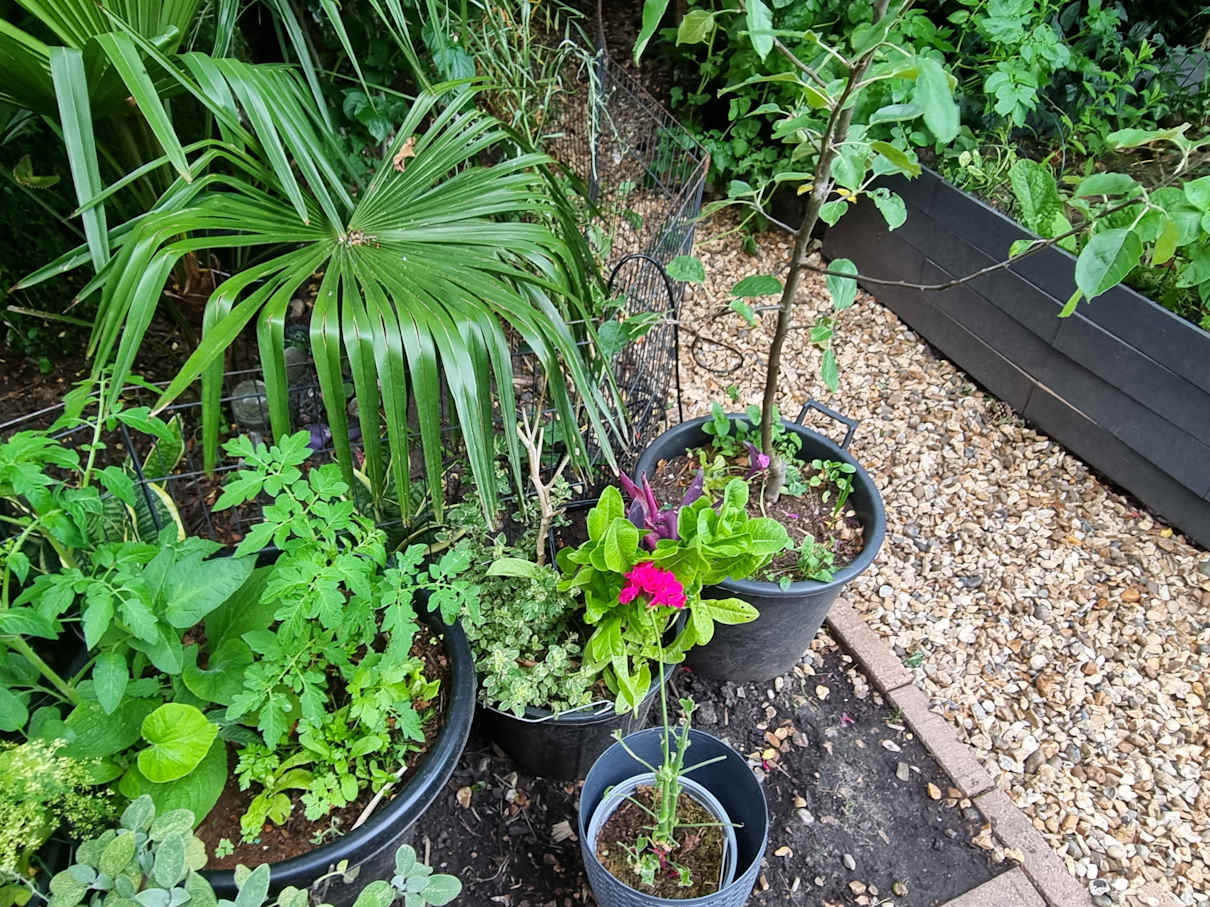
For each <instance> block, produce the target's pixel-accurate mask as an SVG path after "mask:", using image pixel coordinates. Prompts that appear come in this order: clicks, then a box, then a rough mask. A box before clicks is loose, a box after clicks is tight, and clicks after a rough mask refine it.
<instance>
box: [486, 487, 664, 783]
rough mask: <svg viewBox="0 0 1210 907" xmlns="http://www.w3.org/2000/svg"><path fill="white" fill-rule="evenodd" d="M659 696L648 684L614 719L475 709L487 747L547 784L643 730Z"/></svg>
mask: <svg viewBox="0 0 1210 907" xmlns="http://www.w3.org/2000/svg"><path fill="white" fill-rule="evenodd" d="M593 503H595V502H593ZM684 626H685V615H683V614H679V615H677V618H676V620H675V621H674V622H673V625H672V627H671V628H670V629H669V631H668V633H669V635H668V637H667V639H668V640H671V639H673V638H675V636H676V634H677V633H680V632H681V630H682V629H683V628H684ZM675 670H676V665H674V664H668V665H664V674H663V680H664V683H667V682H668V678H669V677H671V676H672V672H673V671H675ZM659 692H660V688H659V686H658V685H657V684H655V683H654V682H653V683H652V684H651V688H650V689H649V690H648V691H647V695H646V696H644V697H643V698H642V699H641V700H640V701H639V711H638V714H635V713H634V712H630V711H627V712H623V713H622V714H620V715H619V714H618V713H617V712H615V711H614V708H613V703H604V704H601V705H600V707H595V706H587V707H585V708H582V709H576V710H574V711H569V712H562V713H560V714H559V715H558V717H554V716H553V714H552V713H551V712H550V711H549V710H548V709H536V708H532V707H531V708H527V709H526V710H525V715H524V716H523V717H521V718H518V717H517V716H516V715H514V714H512V713H511V712H504V711H501V710H500V709H497V708H493V707H491V706H487V705H482V704H481V705H480V709H479V714H480V721H481V722H482V727H483V729H484V730H485V731H486V732H487V734H488V736H489V737H491V739H492V742H493V743H495V744H496V746H498V747H500V749H502V750H504V752H506V753H507V754H508V755H509V757H510V758H512V760H513V761H514V762H516V763H517V765H518V766H520V767H521V768H522V769H524V770H525V773H526V774H529V775H535V776H537V777H539V778H549V779H551V780H553V781H579V780H580V779H581V778H583V777H584V776H585V775H586V774H587V773H588V770H589V769H590V768H592V764H593V763H594V762H595V761H596V760H597V757H598V756H600V755H601V753H603V752H605V750H606V748H607V747H609V745H610V744H612V743H613V742H614V734H615V732H617V731H621V732H622V735H623V736H625V735H627V734H630V733H633V732H634V731H638V730H641V729H642V728H644V727H646V726H647V716H648V715H649V714H651V704H652V703H653V702H655V698H656V696H657V695H658V694H659Z"/></svg>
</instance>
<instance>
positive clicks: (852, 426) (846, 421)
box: [794, 400, 861, 450]
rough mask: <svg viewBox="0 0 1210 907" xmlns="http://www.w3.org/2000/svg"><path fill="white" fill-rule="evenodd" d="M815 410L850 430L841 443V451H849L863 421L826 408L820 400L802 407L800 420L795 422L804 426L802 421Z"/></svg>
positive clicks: (799, 415)
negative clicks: (854, 434) (855, 433)
mask: <svg viewBox="0 0 1210 907" xmlns="http://www.w3.org/2000/svg"><path fill="white" fill-rule="evenodd" d="M813 409H817V410H819V411H820V412H821V413H823V414H824V415H825V416H831V417H832V418H833V419H835V420H836V421H837V422H840V423H841V424H842V425H845V426H846V427H847V428H848V431H846V432H845V435H844V440H843V441H842V442H840V447H841V449H842V450H848V449H849V442H850V441H852V440H853V432H855V431H857V426H858V425H860V424H861V420H860V419H850V418H849V417H848V416H845V415H842V414H840V413H838V412H836V410H834V409H832V408H831V407H829V406H824V405H823V404H822V403H820V402H819V401H818V400H808V401H807V402H806V403H804V404H803V405H802V409H801V410H799V412H798V418H797V419H795V420H794V421H795V422H797V423H798V424H799V425H802V420H803V419H805V418H806V417H807V413H808V412H810V411H811V410H813Z"/></svg>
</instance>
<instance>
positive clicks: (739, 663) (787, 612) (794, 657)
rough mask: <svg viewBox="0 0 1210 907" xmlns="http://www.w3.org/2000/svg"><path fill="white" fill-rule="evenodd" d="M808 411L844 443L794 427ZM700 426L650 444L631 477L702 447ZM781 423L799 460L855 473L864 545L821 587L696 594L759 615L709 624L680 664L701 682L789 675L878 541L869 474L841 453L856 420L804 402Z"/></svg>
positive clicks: (879, 517)
mask: <svg viewBox="0 0 1210 907" xmlns="http://www.w3.org/2000/svg"><path fill="white" fill-rule="evenodd" d="M809 409H818V410H819V411H821V412H823V413H826V414H827V415H829V416H831V417H833V418H835V419H837V420H839V421H841V422H843V423H844V424H845V425H847V426H848V431H847V433H846V434H845V439H844V441H843V442H842V443H841V444H837V443H835V442H834V441H831V440H830V439H828V438H826V437H824V436H823V435H821V434H818V433H817V432H814V431H812V430H811V429H809V428H807V427H805V426H804V425H802V424H801V423H802V420H803V418H804V417H805V416H806V414H807V411H808V410H809ZM732 419H733V420H742V419H743V417H742V416H732ZM707 421H708V417H705V416H703V417H701V418H699V419H693V420H691V421H689V422H683V423H681V424H680V425H677V426H675V427H674V428H671V429H669V430H668V431H666V432H664V434H662V435H660V436H659V437H658V438H656V439H655V440H654V441H653V442H652V443H651V446H649V447H648V448H647V449H646V450H645V451H643V454H642V456H640V457H639V461H638V464H637V465H636V466H635V470H634V474H635V479H636V480H637V479H638V478H639V477H640V476H642V475H644V474H647V475H654V474H655V468H656V464H657V463H658V462H659V461H660V460H670V459H672V458H674V457H677V456H680V455H681V454H683V453H684V452H685V451H687V450H690V449H692V448H695V447H701V446H703V445H704V444H707V443H709V442H710V440H711V439H710V436H709V435H707V434H706V433H705V432H704V431H703V430H702V426H704V425H705V424H706V422H707ZM782 424H783V425H785V426H786V428H788V429H790V430H791V431H793V432H794V433H795V434H796V435H798V436H799V437H800V438H801V439H802V457H803V459H805V460H813V459H824V460H843V461H844V462H845V463H848V464H850V465H851V466H854V467H856V470H857V471H856V472H855V473H854V474H853V493H852V495H851V496H850V497H849V503H850V505H851V506H852V507H853V510H854V511H856V513H857V518H858V519H859V520H860V521H861V525H862V530H863V533H864V536H863V538H864V542H865V547H863V548H862V550H861V554H859V555H858V556H857V558H856V560H854V561H853V562H852V563H850V564H847V565H846V566H844V567H842V568H841V569H839V570H837V571H836V573H835V575H834V577H833V579H832V581H831V582H829V583H821V582H816V581H815V580H802V581H800V582H797V583H791V584H790V585H789V586H788V587H787V588H785V589H782V588H781V587H780V586H779V585H778V584H777V583H769V582H761V581H759V580H730V579H729V580H726V581H724V582H722V583H719V584H718V585H717V586H711V587H708V588H706V589H705V590H703V594H704V595H706V596H707V597H708V598H741V599H743V600H744V601H746V602H748V604H750V605H752V606H753V607H754V608H756V609H757V610H758V611H759V612H760V617H758V618H757V619H756V620H754V621H752V622H751V623H747V624H739V625H737V626H721V625H720V626H716V627H715V630H714V638H713V639H711V640H710V642H708V643H706V645H704V646H697V647H695V648H694V649H691V650H690V651H689V654H688V655H687V656H686V658H685V664H686V665H688V666H689V667H690V668H692V669H693V670H694V671H696V672H698V673H699V674H702V675H704V676H706V677H715V678H725V679H727V680H734V681H755V682H763V681H766V680H770V679H772V678H774V677H777V676H779V675H781V674H785V673H786V672H788V671H792V670H793V669H794V666H795V665H796V664H798V661H799V659H801V658H802V656H803V653H804V652H806V651H807V649H808V648H809V647H810V645H811V640H812V639H814V638H815V634H816V633H818V632H819V628H820V627H821V626H822V625H823V622H824V618H825V617H826V616H827V614H828V609H829V608H831V607H832V602H834V601H835V600H836V597H837V596H838V595H840V593H841V590H843V589H844V587H845V586H846V585H847V584H848V583H849V582H850V581H852V580H853V579H855V578H856V577H857V576H858V575H860V574H861V573H862V572H863V571H864V570H865V569H866V568H867V567H869V566H870V564H871V563H872V562H873V560H874V557H875V556H876V555H877V554H878V549H879V548H881V547H882V540H883V538H884V537H885V535H886V512H885V511H884V510H883V507H882V495H880V494H879V493H878V488H877V487H876V486H875V485H874V480H873V479H871V478H870V475H869V473H867V472H866V471H865V470H864V469H862V467H861V464H860V463H858V462H857V461H856V460H855V459H853V455H852V454H850V453H849V451H848V446H849V442H850V441H851V440H852V439H853V432H854V430H855V429H856V427H857V422H856V421H855V420H851V419H847V418H845V417H844V416H842V415H840V414H839V413H836V412H834V411H832V410H830V409H828V408H827V407H825V406H822V405H820V404H818V403H816V402H814V401H811V402H809V403H807V404H806V405H805V406H804V407H803V408H802V412H800V413H799V414H798V419H797V420H796V421H794V422H789V421H783V423H782Z"/></svg>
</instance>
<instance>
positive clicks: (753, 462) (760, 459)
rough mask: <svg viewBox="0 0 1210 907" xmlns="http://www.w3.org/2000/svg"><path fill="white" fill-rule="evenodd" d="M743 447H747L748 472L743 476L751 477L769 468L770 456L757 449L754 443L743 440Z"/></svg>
mask: <svg viewBox="0 0 1210 907" xmlns="http://www.w3.org/2000/svg"><path fill="white" fill-rule="evenodd" d="M744 447H746V448H748V474H747V475H746V476H744V478H745V479H752V478H755V477H756V476H758V475H760V474H761V473H762V472H764V471H765V470H766V469H768V468H769V464H770V463H771V462H772V457H770V456H769V455H768V454H767V453H761V452H760V451H759V450H757V449H756V445H755V444H753V443H752V442H751V441H745V442H744Z"/></svg>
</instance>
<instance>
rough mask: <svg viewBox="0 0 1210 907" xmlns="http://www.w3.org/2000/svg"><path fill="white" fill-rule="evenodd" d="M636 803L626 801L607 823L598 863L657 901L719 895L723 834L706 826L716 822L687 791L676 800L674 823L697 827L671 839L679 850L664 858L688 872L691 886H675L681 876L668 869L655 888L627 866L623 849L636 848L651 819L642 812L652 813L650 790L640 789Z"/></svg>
mask: <svg viewBox="0 0 1210 907" xmlns="http://www.w3.org/2000/svg"><path fill="white" fill-rule="evenodd" d="M634 801H635V802H631V801H630V800H627V801H626V802H624V803H623V804H622V805H621V806H619V807H618V809H617V811H616V812H615V813H614V814H613V815H612V816H610V817H609V818H608V819H606V820H605V825H604V827H602V829H601V837H600V838H599V839H598V841H597V859H598V860H600V861H601V865H602V866H604V867H605V868H606V869H608V870H609V872H610V873H611V874H612V875H613V877H614V878H616V879H621V880H622V881H623V882H625V883H626V884H627V885H629V886H630V887H631V888H634V889H637V890H639V891H643V892H646V893H647V894H652V895H655V896H656V897H661V898H673V899H676V900H684V899H686V898H700V897H701V896H702V895H706V894H712V893H713V892H715V891H718V880H719V875H720V874H721V873H722V865H723V833H722V830H721V828H720V827H719V826H718V825H713V826H711V825H710V823H711V822H717V821H718V819H716V818H715V817H714V816H713V815H711V814H710V812H709V811H707V810H706V809H704V808H703V807H702V806H701V804H699V803H698V802H697V801H696V800H694V799H693V798H692V797H690V796H689V795H688V794H686V793H682V794H681V795H680V796H679V797H678V798H677V820H678V821H679V822H684V823H685V824H686V825H694V826H698V827H696V828H684V829H681V830H680V831H679V832H678V833H676V834H675V835H674V836H675V838H676V842H677V846H676V847H675V848H674V849H673V851H672V853H670V854H668V859H669V860H671V861H675V862H676V863H677V864H679V865H680V866H683V867H684V868H686V869H688V870H689V880H690V882H689V884H688V885H683V886H682V885H680V884H679V879H680V873H679V872H678V871H677V869H676V868H675V867H674V866H671V865H669V866H668V867H667V869H666V871H664V872H662V873H659V874H657V875H656V878H655V884H654V885H653V886H646V885H642V884H641V883H640V880H639V878H638V876H637V875H636V874H635V871H634V869H633V868H632V867H631V865H630V863H629V862H628V853H627V848H632V847H634V845H635V842H636V841H637V840H638V839H639V838H640V837H641V836H643V835H647V834H650V827H651V816H650V814H649V813H648V812H644V809H646V810H654V809H655V790H654V788H650V787H640V788H639V789H638V790H636V791H635V793H634ZM636 802H637V803H638V804H641V807H640V806H638V805H636ZM703 826H705V827H703Z"/></svg>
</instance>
